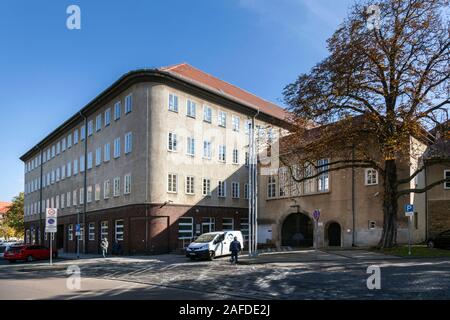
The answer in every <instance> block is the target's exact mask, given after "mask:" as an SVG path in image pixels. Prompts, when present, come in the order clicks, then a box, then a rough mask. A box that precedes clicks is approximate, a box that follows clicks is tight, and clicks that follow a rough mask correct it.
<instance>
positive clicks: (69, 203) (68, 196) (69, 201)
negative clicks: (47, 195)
mask: <svg viewBox="0 0 450 320" xmlns="http://www.w3.org/2000/svg"><path fill="white" fill-rule="evenodd" d="M71 195H72V194H71V193H70V191H69V192H67V194H66V200H67V202H66V204H67V205H66V206H67V208H69V207H70V205H71V204H72V201H71V198H70V196H71Z"/></svg>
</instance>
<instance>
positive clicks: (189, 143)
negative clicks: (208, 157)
mask: <svg viewBox="0 0 450 320" xmlns="http://www.w3.org/2000/svg"><path fill="white" fill-rule="evenodd" d="M186 154H187V155H189V156H194V155H195V139H194V138H192V137H187V139H186Z"/></svg>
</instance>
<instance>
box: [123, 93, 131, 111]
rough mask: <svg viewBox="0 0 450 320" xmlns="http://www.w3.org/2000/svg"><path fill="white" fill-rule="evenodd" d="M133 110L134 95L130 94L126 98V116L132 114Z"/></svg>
mask: <svg viewBox="0 0 450 320" xmlns="http://www.w3.org/2000/svg"><path fill="white" fill-rule="evenodd" d="M132 110H133V94H132V93H130V94H129V95H127V96H126V97H125V114H128V113H130V112H131V111H132Z"/></svg>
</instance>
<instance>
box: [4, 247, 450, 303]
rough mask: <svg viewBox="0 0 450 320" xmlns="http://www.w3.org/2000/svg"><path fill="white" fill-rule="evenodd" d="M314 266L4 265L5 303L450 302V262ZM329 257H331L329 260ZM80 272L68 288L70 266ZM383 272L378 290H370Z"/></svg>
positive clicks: (166, 261)
mask: <svg viewBox="0 0 450 320" xmlns="http://www.w3.org/2000/svg"><path fill="white" fill-rule="evenodd" d="M322 256H324V259H321V260H318V261H314V260H313V261H311V260H308V259H303V260H304V261H302V259H300V258H299V259H298V261H295V259H293V258H292V257H291V259H290V260H289V261H288V262H279V261H278V262H275V263H269V264H267V263H264V264H255V265H252V264H250V265H230V264H229V263H228V261H227V259H226V258H225V259H216V260H214V261H212V262H208V261H202V262H198V261H194V262H192V261H189V260H186V259H185V258H184V257H182V256H176V255H163V256H158V257H146V258H142V259H141V258H109V259H89V260H81V261H80V260H78V261H58V262H56V263H55V265H54V266H53V267H49V266H48V263H32V264H26V263H21V264H14V265H7V264H5V263H4V262H3V263H0V288H2V289H1V290H0V299H195V300H197V299H198V300H203V299H219V300H224V299H316V300H317V299H370V300H373V299H438V300H441V299H450V272H449V270H450V259H399V258H397V259H395V258H389V257H384V256H382V257H376V256H371V255H370V254H369V255H367V254H358V255H352V254H346V253H345V252H339V253H337V252H336V253H326V254H322ZM325 256H326V257H325ZM75 264H76V265H77V266H78V267H79V268H80V274H81V287H80V289H79V290H71V289H69V288H68V287H67V286H66V284H67V277H68V275H67V274H66V270H67V267H68V266H70V265H75ZM369 266H378V267H380V272H381V277H380V285H381V288H380V289H379V290H377V289H374V290H369V289H368V288H367V278H368V277H369V276H370V275H371V274H368V273H367V268H368V267H369Z"/></svg>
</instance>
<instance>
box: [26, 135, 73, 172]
mask: <svg viewBox="0 0 450 320" xmlns="http://www.w3.org/2000/svg"><path fill="white" fill-rule="evenodd" d="M71 141H72V140H71ZM50 156H51V155H50V148H48V149H47V161H50ZM28 172H30V164H29V163H28Z"/></svg>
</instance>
